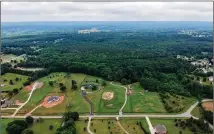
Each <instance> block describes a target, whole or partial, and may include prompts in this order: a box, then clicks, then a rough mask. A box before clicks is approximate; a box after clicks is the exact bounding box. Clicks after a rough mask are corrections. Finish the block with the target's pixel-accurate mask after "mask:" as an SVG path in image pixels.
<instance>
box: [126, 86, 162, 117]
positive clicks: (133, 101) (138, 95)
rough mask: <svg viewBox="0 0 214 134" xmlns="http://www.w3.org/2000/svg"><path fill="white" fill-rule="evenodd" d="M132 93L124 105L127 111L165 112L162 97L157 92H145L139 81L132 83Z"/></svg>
mask: <svg viewBox="0 0 214 134" xmlns="http://www.w3.org/2000/svg"><path fill="white" fill-rule="evenodd" d="M131 87H132V93H131V95H129V96H128V101H127V103H126V106H125V107H124V111H123V112H125V113H132V112H136V113H140V112H141V113H142V112H144V113H165V112H166V110H165V108H164V105H163V103H162V102H161V99H160V97H159V95H158V93H156V92H145V90H144V89H143V88H142V87H141V86H140V84H139V83H134V84H132V86H131Z"/></svg>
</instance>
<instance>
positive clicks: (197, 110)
mask: <svg viewBox="0 0 214 134" xmlns="http://www.w3.org/2000/svg"><path fill="white" fill-rule="evenodd" d="M191 114H192V115H193V116H195V117H198V118H201V117H202V114H201V112H200V107H199V106H197V107H195V108H194V109H193V110H192V112H191Z"/></svg>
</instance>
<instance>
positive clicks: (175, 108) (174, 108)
mask: <svg viewBox="0 0 214 134" xmlns="http://www.w3.org/2000/svg"><path fill="white" fill-rule="evenodd" d="M160 96H161V97H162V98H163V100H164V105H165V108H166V110H167V111H168V112H170V113H181V112H184V111H186V110H188V108H189V107H190V106H191V105H192V104H194V103H195V102H196V99H195V98H193V97H184V96H180V95H176V94H169V93H165V94H160Z"/></svg>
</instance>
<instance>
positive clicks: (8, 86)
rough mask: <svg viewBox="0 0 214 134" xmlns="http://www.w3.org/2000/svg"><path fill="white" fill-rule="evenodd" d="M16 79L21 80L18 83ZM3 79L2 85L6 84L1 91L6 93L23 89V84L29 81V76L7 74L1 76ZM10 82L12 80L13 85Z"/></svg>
mask: <svg viewBox="0 0 214 134" xmlns="http://www.w3.org/2000/svg"><path fill="white" fill-rule="evenodd" d="M16 78H19V80H18V81H16ZM1 79H2V84H4V86H3V87H1V89H2V90H4V91H12V90H13V89H15V88H17V89H20V88H22V87H23V83H24V82H26V81H27V79H28V76H25V75H20V74H14V73H6V74H4V75H2V76H1ZM10 80H12V82H13V84H10Z"/></svg>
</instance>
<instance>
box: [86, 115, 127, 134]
mask: <svg viewBox="0 0 214 134" xmlns="http://www.w3.org/2000/svg"><path fill="white" fill-rule="evenodd" d="M90 130H91V132H93V133H94V132H95V131H96V134H110V133H111V132H112V134H116V133H117V134H123V133H124V132H123V130H122V129H121V128H120V127H119V126H118V124H117V121H116V120H114V119H93V120H92V121H91V125H90Z"/></svg>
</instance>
